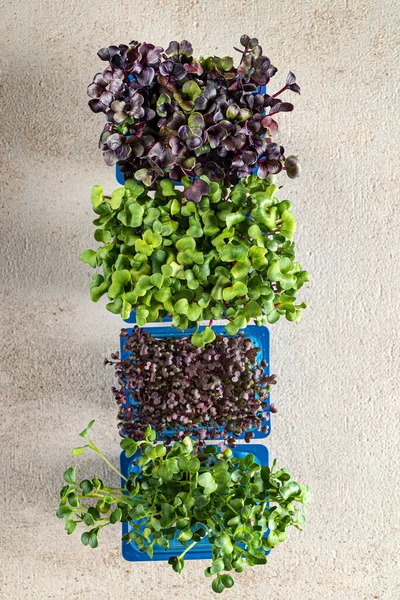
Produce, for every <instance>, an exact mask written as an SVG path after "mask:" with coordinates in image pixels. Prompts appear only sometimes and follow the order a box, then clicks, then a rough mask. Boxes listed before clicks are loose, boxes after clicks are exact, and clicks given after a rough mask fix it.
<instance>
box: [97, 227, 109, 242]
mask: <svg viewBox="0 0 400 600" xmlns="http://www.w3.org/2000/svg"><path fill="white" fill-rule="evenodd" d="M94 239H95V240H96V242H103V244H108V242H109V241H110V240H111V233H110V232H109V231H107V230H103V229H96V231H95V232H94Z"/></svg>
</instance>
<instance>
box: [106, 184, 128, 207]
mask: <svg viewBox="0 0 400 600" xmlns="http://www.w3.org/2000/svg"><path fill="white" fill-rule="evenodd" d="M124 195H125V189H124V188H118V189H117V190H114V191H113V193H112V196H111V199H110V201H109V202H110V206H111V208H112V209H113V210H118V209H119V207H120V206H121V202H122V200H123V197H124Z"/></svg>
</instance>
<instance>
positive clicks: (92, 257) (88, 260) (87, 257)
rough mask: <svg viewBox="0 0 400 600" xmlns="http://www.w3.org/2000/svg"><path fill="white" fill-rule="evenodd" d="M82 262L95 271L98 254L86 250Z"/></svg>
mask: <svg viewBox="0 0 400 600" xmlns="http://www.w3.org/2000/svg"><path fill="white" fill-rule="evenodd" d="M81 261H82V262H83V263H85V264H87V265H90V266H91V267H92V268H93V269H95V268H96V265H97V254H96V252H95V251H94V250H85V251H84V252H82V255H81Z"/></svg>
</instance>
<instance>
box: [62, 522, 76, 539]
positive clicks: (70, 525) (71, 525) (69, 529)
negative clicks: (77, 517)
mask: <svg viewBox="0 0 400 600" xmlns="http://www.w3.org/2000/svg"><path fill="white" fill-rule="evenodd" d="M64 528H65V531H66V532H67V534H68V535H71V533H74V531H75V528H76V521H72V520H71V519H70V520H69V521H66V523H65V527H64Z"/></svg>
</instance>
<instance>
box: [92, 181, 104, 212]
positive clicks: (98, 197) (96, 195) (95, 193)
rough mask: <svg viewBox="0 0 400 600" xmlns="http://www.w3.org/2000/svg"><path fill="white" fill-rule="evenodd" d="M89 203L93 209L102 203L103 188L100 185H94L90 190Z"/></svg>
mask: <svg viewBox="0 0 400 600" xmlns="http://www.w3.org/2000/svg"><path fill="white" fill-rule="evenodd" d="M90 199H91V201H92V204H93V206H94V207H96V206H99V204H101V203H102V202H103V188H102V186H101V185H94V186H93V188H92V195H91V198H90Z"/></svg>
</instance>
